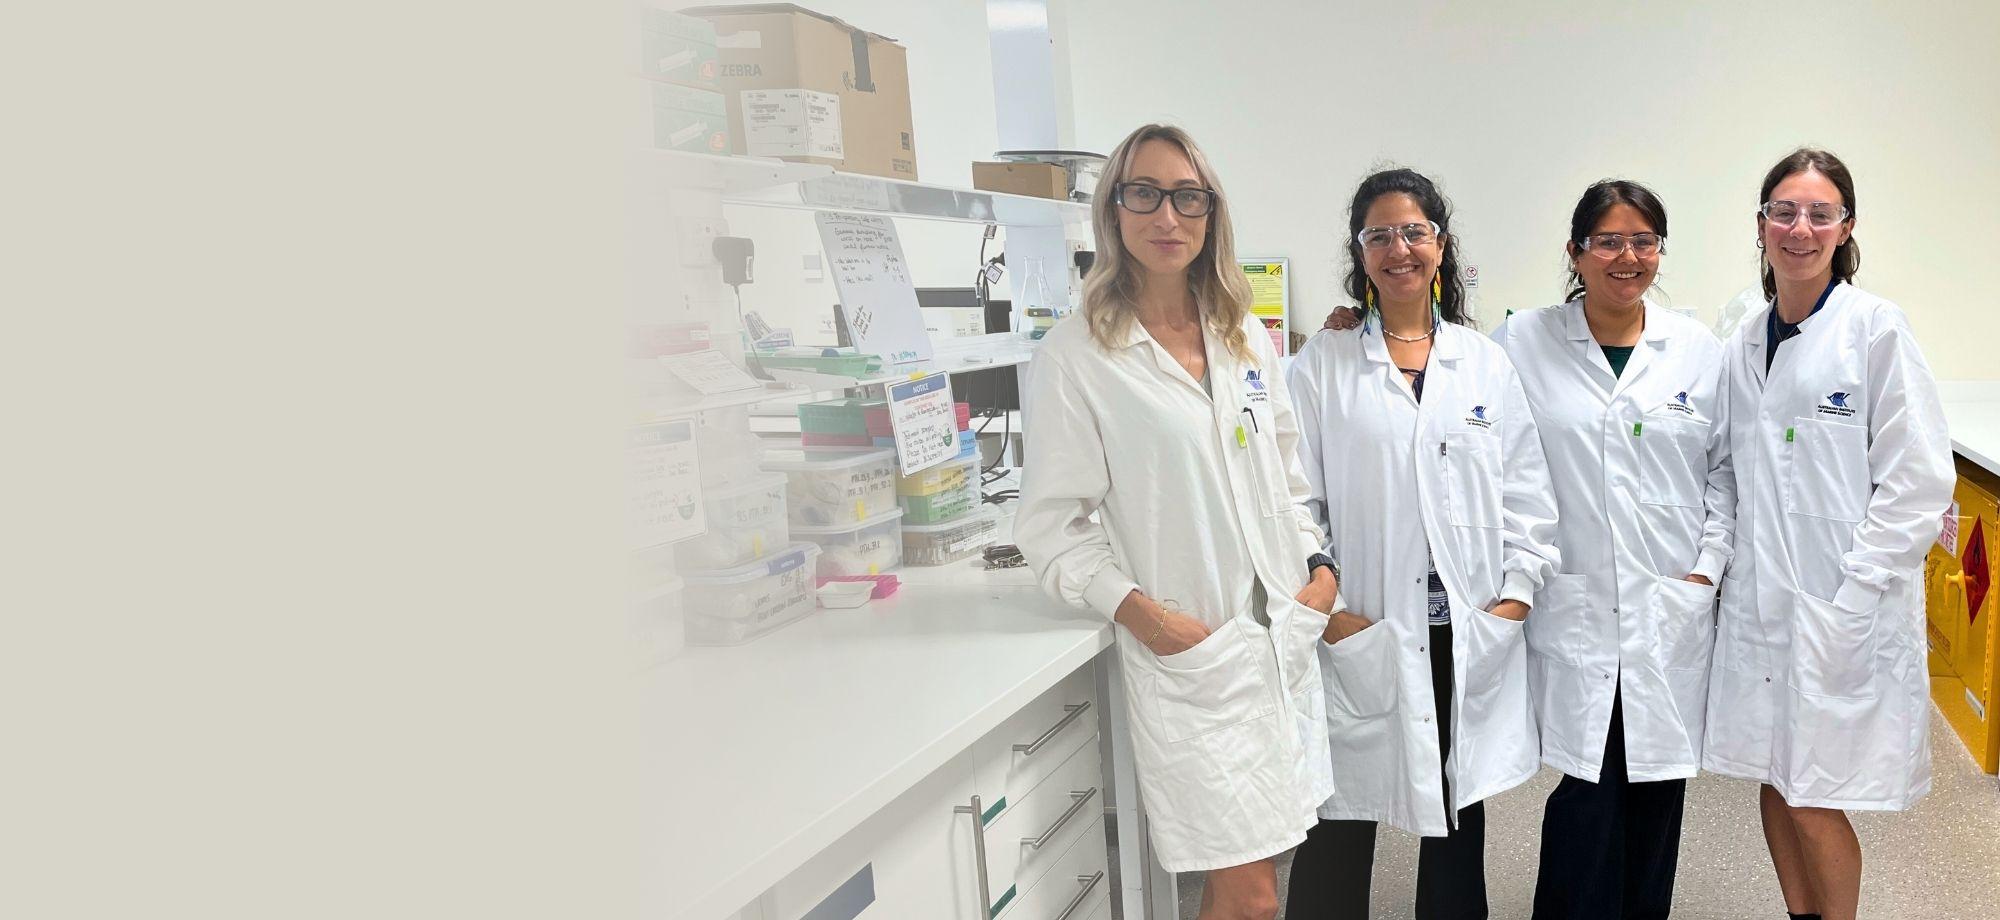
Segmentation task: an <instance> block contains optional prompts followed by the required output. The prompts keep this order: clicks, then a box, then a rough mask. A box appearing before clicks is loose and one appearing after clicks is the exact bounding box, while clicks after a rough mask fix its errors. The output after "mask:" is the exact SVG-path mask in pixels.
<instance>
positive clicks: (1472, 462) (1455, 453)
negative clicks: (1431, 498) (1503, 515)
mask: <svg viewBox="0 0 2000 920" xmlns="http://www.w3.org/2000/svg"><path fill="white" fill-rule="evenodd" d="M1443 447H1444V470H1445V480H1446V482H1445V502H1446V504H1447V506H1448V507H1447V510H1448V512H1449V518H1450V520H1451V522H1452V523H1453V524H1454V525H1457V526H1459V527H1499V526H1500V439H1499V438H1497V437H1494V436H1493V435H1491V434H1488V433H1486V432H1482V431H1454V432H1451V433H1449V434H1447V435H1446V436H1445V440H1444V443H1443Z"/></svg>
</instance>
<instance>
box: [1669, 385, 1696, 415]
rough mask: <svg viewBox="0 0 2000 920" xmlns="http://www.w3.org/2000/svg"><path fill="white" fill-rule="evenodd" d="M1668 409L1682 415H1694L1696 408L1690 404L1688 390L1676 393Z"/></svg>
mask: <svg viewBox="0 0 2000 920" xmlns="http://www.w3.org/2000/svg"><path fill="white" fill-rule="evenodd" d="M1667 408H1668V409H1670V410H1672V411H1675V412H1679V413H1682V414H1684V415H1693V414H1694V407H1693V406H1691V405H1689V404H1688V394H1687V391H1686V390H1682V391H1680V392H1679V393H1675V394H1674V399H1673V401H1672V402H1670V403H1667Z"/></svg>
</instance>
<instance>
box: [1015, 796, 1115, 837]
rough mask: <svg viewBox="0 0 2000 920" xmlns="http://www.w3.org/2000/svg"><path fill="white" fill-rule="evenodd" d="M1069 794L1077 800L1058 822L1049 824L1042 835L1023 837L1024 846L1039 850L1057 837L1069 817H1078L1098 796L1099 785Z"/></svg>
mask: <svg viewBox="0 0 2000 920" xmlns="http://www.w3.org/2000/svg"><path fill="white" fill-rule="evenodd" d="M1069 795H1070V798H1073V799H1075V800H1076V801H1075V802H1072V803H1070V806H1069V810H1068V811H1066V812H1063V813H1062V817H1060V818H1057V819H1056V823H1054V824H1051V825H1049V829H1048V830H1045V831H1043V832H1042V835H1041V836H1040V837H1023V838H1021V845H1022V846H1029V847H1034V848H1035V849H1037V850H1039V849H1041V848H1042V844H1045V843H1048V842H1049V841H1050V840H1053V839H1055V836H1056V832H1057V831H1060V830H1062V829H1063V825H1065V824H1068V823H1069V819H1071V818H1074V817H1076V816H1077V814H1078V813H1079V812H1081V811H1083V806H1085V805H1088V804H1090V800H1091V799H1093V798H1096V797H1097V787H1095V786H1093V787H1091V788H1089V789H1086V790H1084V791H1082V792H1072V793H1070V794H1069Z"/></svg>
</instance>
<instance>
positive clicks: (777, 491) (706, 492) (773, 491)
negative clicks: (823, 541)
mask: <svg viewBox="0 0 2000 920" xmlns="http://www.w3.org/2000/svg"><path fill="white" fill-rule="evenodd" d="M702 492H703V495H702V505H703V508H704V510H706V512H707V514H708V532H707V533H705V534H702V535H701V536H699V537H690V538H688V539H686V540H683V541H681V542H680V543H678V544H676V550H675V556H676V558H677V559H678V560H679V562H680V567H681V570H682V571H684V572H685V571H692V570H695V569H726V568H729V567H730V566H734V565H742V564H744V563H746V562H749V561H750V560H752V559H756V558H758V557H760V556H763V555H765V554H767V553H771V552H773V551H775V550H777V549H778V548H779V547H782V546H784V545H785V544H787V543H790V542H791V536H790V535H789V534H788V533H787V529H788V528H787V524H786V520H787V519H786V516H785V477H783V476H780V475H778V474H776V473H764V474H762V475H760V476H758V477H757V478H755V479H752V480H750V481H748V482H746V483H742V484H740V485H733V486H715V487H705V488H703V489H702Z"/></svg>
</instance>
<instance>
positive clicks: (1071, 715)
mask: <svg viewBox="0 0 2000 920" xmlns="http://www.w3.org/2000/svg"><path fill="white" fill-rule="evenodd" d="M1089 711H1090V701H1089V700H1084V701H1083V702H1081V703H1077V704H1076V705H1073V706H1064V707H1063V712H1066V713H1068V715H1065V716H1063V717H1062V721H1060V722H1057V723H1056V724H1055V725H1054V726H1052V727H1051V728H1050V729H1049V730H1048V731H1045V732H1043V733H1042V736H1041V737H1040V738H1036V739H1035V743H1033V744H1017V745H1014V750H1015V751H1016V752H1017V753H1021V754H1027V755H1029V756H1033V755H1034V754H1035V752H1036V751H1039V750H1041V749H1042V747H1043V746H1044V745H1046V744H1048V743H1049V742H1050V741H1054V740H1055V737H1056V736H1057V735H1059V734H1061V733H1062V730H1063V729H1065V728H1068V727H1069V726H1070V723H1072V722H1075V721H1076V719H1077V717H1078V716H1081V715H1083V714H1084V713H1086V712H1089Z"/></svg>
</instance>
